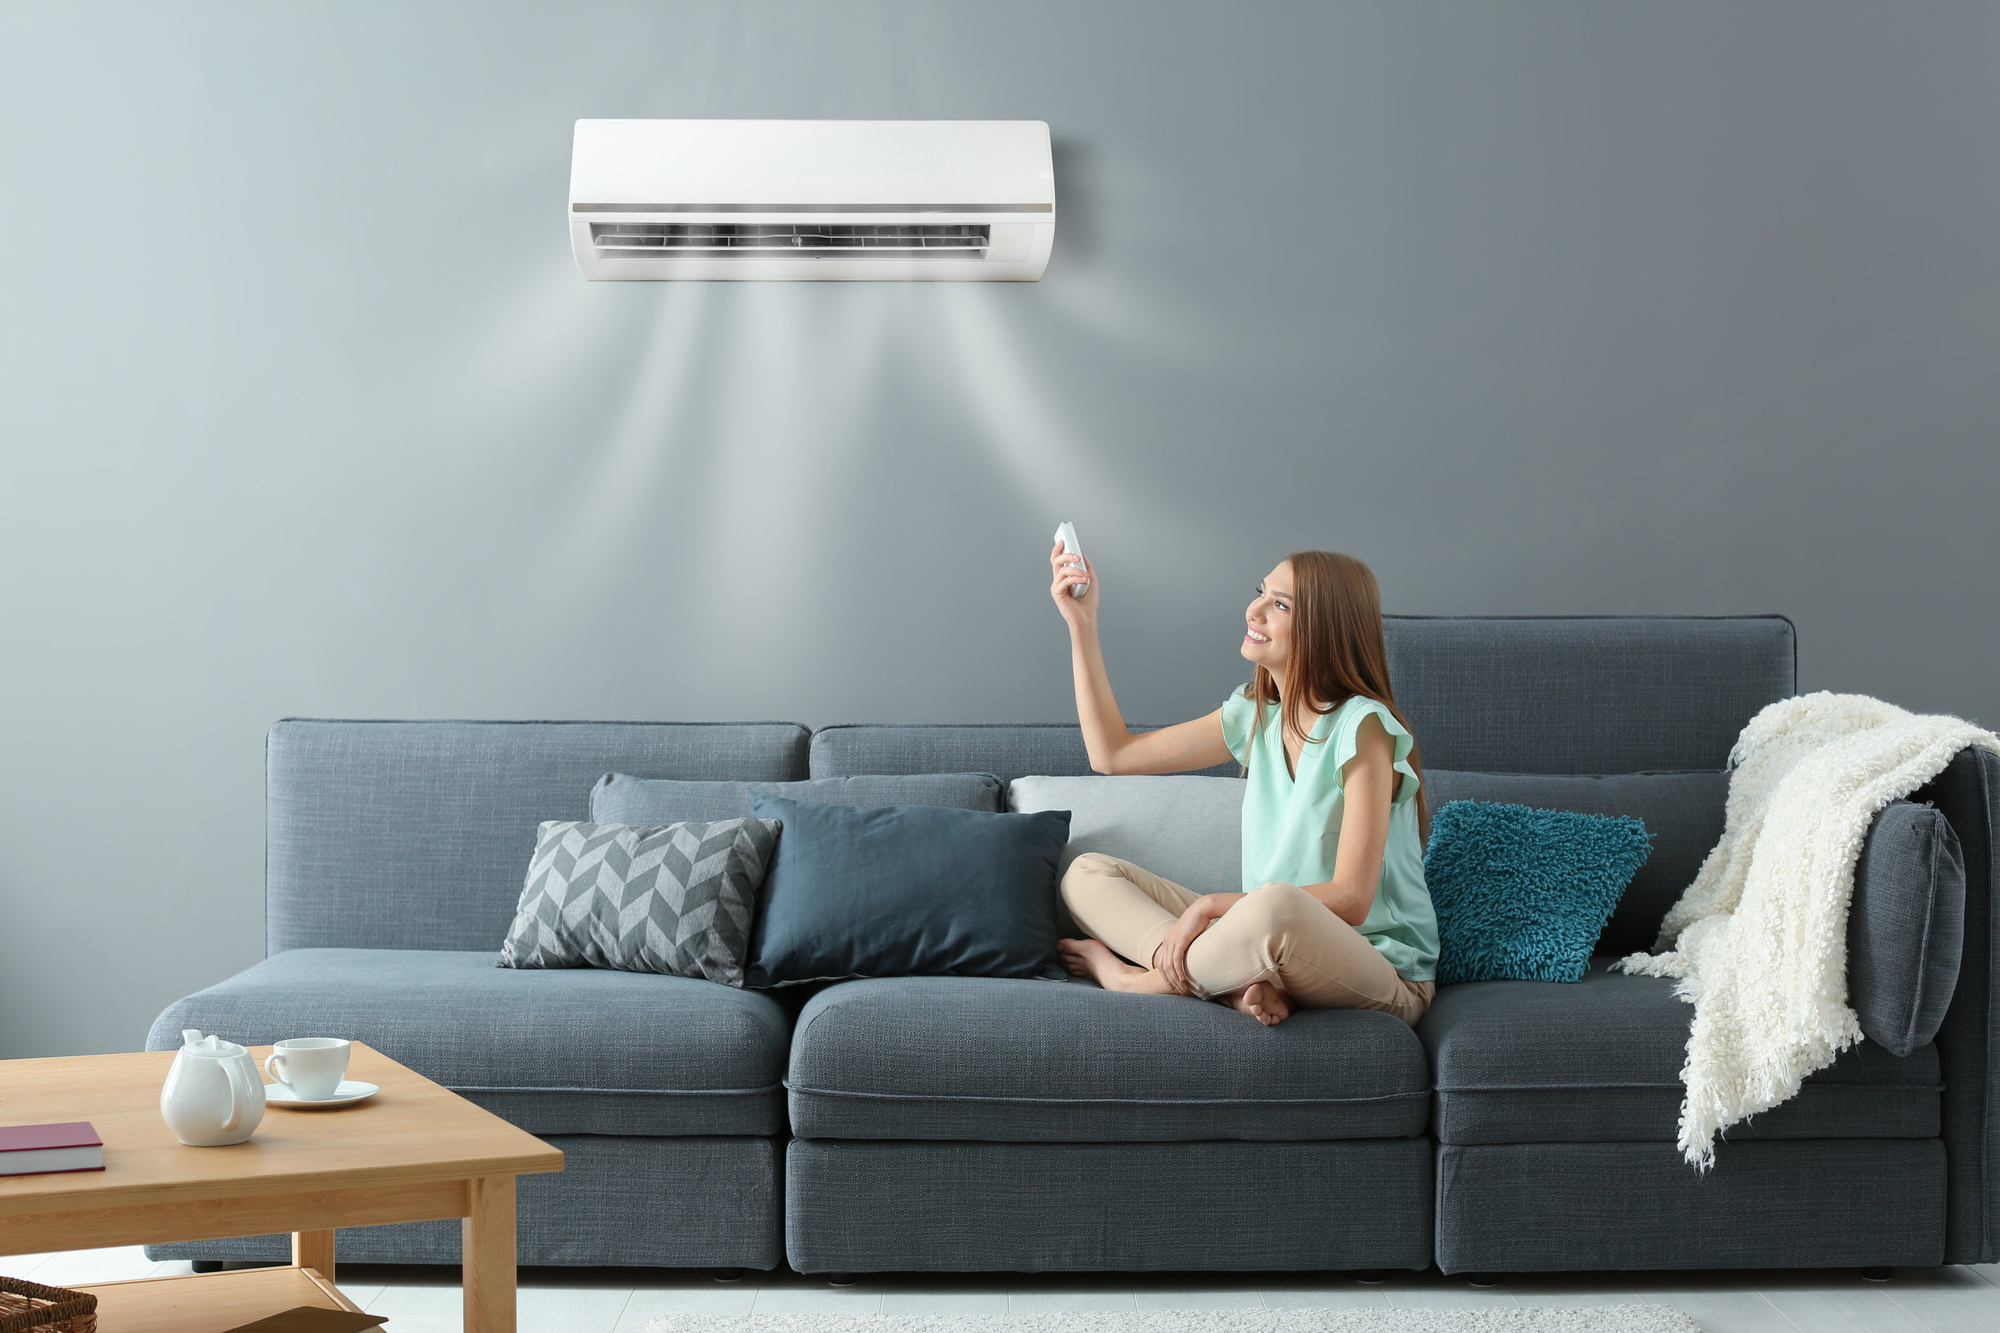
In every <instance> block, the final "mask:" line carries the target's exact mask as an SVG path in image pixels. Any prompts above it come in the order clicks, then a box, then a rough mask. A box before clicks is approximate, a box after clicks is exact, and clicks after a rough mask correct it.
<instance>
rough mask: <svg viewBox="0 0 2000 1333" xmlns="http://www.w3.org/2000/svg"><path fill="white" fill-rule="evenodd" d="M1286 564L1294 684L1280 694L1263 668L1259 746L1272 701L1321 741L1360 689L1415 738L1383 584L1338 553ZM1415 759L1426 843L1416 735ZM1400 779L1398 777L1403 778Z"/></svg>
mask: <svg viewBox="0 0 2000 1333" xmlns="http://www.w3.org/2000/svg"><path fill="white" fill-rule="evenodd" d="M1285 563H1286V564H1288V565H1290V566H1291V567H1292V649H1291V659H1290V660H1289V661H1288V662H1286V664H1285V679H1286V681H1288V682H1289V683H1290V688H1288V689H1287V690H1286V691H1285V694H1284V697H1283V698H1282V699H1280V698H1279V697H1278V682H1277V681H1276V680H1274V679H1272V677H1271V673H1270V672H1269V671H1266V670H1265V669H1264V668H1263V667H1261V666H1260V667H1258V668H1257V674H1256V675H1255V676H1254V677H1252V678H1251V681H1250V699H1251V701H1252V702H1253V703H1255V704H1256V705H1257V726H1256V730H1255V731H1253V732H1252V733H1251V737H1250V744H1252V745H1254V744H1256V741H1257V737H1259V736H1261V735H1262V734H1263V732H1264V705H1265V704H1267V703H1275V704H1277V705H1278V709H1279V716H1280V717H1282V718H1283V719H1284V726H1283V730H1284V731H1286V732H1289V733H1291V734H1292V735H1294V736H1297V737H1298V738H1299V740H1300V741H1301V742H1302V743H1305V744H1316V743H1317V742H1315V741H1314V739H1313V735H1312V728H1313V724H1314V723H1315V722H1317V721H1318V720H1319V719H1320V718H1321V717H1322V716H1324V715H1325V714H1327V713H1331V712H1332V711H1333V710H1334V709H1336V708H1338V707H1340V706H1341V705H1342V704H1344V703H1346V702H1347V701H1348V700H1349V699H1351V698H1352V697H1354V696H1355V695H1357V694H1359V695H1362V696H1363V697H1365V698H1369V699H1375V700H1378V701H1380V702H1381V703H1383V704H1385V705H1387V706H1388V709H1389V711H1390V712H1391V713H1392V714H1394V715H1395V718H1396V720H1397V721H1398V722H1400V723H1402V724H1403V729H1404V730H1405V731H1409V732H1410V734H1411V736H1412V737H1414V736H1415V735H1416V732H1415V731H1414V730H1413V729H1412V728H1411V727H1410V720H1409V719H1408V718H1406V717H1404V716H1403V711H1402V709H1400V708H1398V707H1396V694H1395V691H1394V690H1392V689H1391V688H1390V687H1389V648H1388V645H1387V644H1386V643H1385V642H1384V641H1383V637H1382V589H1381V587H1380V586H1379V585H1378V584H1377V583H1376V582H1375V572H1374V571H1373V570H1371V569H1369V568H1368V566H1366V565H1364V564H1362V563H1361V562H1360V561H1359V560H1356V559H1355V558H1354V557H1353V556H1351V555H1341V554H1340V553H1339V552H1337V551H1294V552H1292V553H1291V554H1290V555H1288V556H1286V557H1285ZM1308 714H1311V716H1310V718H1309V717H1308V716H1307V715H1308ZM1391 740H1392V741H1393V740H1394V738H1393V737H1391ZM1409 764H1410V768H1411V770H1412V771H1413V772H1415V773H1416V774H1417V780H1418V784H1419V785H1418V787H1417V796H1416V800H1417V828H1418V837H1419V839H1420V840H1427V839H1429V837H1430V827H1431V812H1430V802H1429V801H1427V800H1426V799H1425V793H1424V789H1423V786H1422V781H1423V772H1424V766H1423V763H1422V761H1420V760H1419V759H1418V758H1417V748H1416V742H1415V741H1414V740H1412V741H1411V743H1410V755H1409ZM1401 781H1402V779H1401V777H1398V778H1397V782H1398V783H1401Z"/></svg>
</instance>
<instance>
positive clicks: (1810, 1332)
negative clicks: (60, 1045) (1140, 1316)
mask: <svg viewBox="0 0 2000 1333" xmlns="http://www.w3.org/2000/svg"><path fill="white" fill-rule="evenodd" d="M187 1271H188V1266H187V1265H186V1264H184V1263H163V1264H155V1263H152V1262H150V1261H149V1260H148V1259H147V1258H146V1256H145V1254H144V1252H142V1251H141V1250H139V1249H138V1248H137V1247H128V1248H118V1249H108V1250H70V1251H67V1252H62V1253H55V1254H24V1255H11V1256H0V1273H4V1274H6V1275H7V1276H9V1277H23V1278H32V1279H34V1280H35V1281H37V1282H41V1283H44V1284H46V1285H50V1286H70V1285H80V1284H85V1283H91V1282H112V1281H117V1280H119V1279H122V1278H136V1277H150V1276H155V1275H165V1274H169V1273H185V1272H187ZM340 1285H341V1287H342V1289H343V1290H345V1291H346V1292H347V1294H348V1295H349V1296H350V1297H351V1298H353V1300H354V1301H355V1302H356V1303H357V1304H358V1305H360V1306H361V1308H362V1309H364V1310H367V1311H369V1312H371V1313H374V1314H383V1315H388V1316H390V1317H391V1318H390V1321H389V1323H388V1326H387V1327H388V1329H389V1333H459V1329H460V1304H459V1289H458V1274H457V1271H456V1270H454V1269H450V1268H419V1267H388V1266H382V1265H370V1264H349V1265H345V1266H343V1267H342V1268H341V1270H340ZM1628 1302H1644V1303H1647V1304H1659V1305H1673V1306H1678V1307H1679V1308H1680V1309H1682V1310H1685V1311H1687V1312H1688V1314H1689V1315H1691V1316H1693V1318H1694V1320H1695V1322H1696V1323H1698V1324H1700V1325H1701V1326H1702V1328H1703V1329H1705V1330H1707V1333H1850V1330H1851V1331H1852V1333H1961V1331H1964V1333H1975V1331H1976V1333H2000V1265H1981V1266H1977V1267H1955V1268H1910V1269H1902V1268H1899V1269H1897V1270H1896V1274H1895V1278H1894V1279H1893V1280H1892V1281H1890V1282H1888V1283H1883V1284H1876V1283H1868V1282H1863V1281H1862V1280H1861V1279H1860V1277H1859V1276H1858V1275H1856V1274H1854V1273H1852V1272H1846V1271H1837V1270H1836V1271H1828V1272H1729V1271H1724V1272H1706V1273H1609V1274H1576V1273H1550V1274H1538V1275H1527V1276H1519V1275H1517V1276H1516V1277H1514V1278H1513V1279H1511V1280H1510V1281H1509V1282H1508V1283H1507V1284H1506V1285H1505V1286H1502V1287H1500V1288H1497V1289H1495V1290H1491V1291H1479V1290H1475V1289H1473V1288H1471V1287H1469V1286H1467V1285H1466V1283H1465V1282H1464V1280H1463V1279H1460V1278H1450V1277H1445V1276H1443V1275H1442V1274H1439V1273H1436V1272H1431V1273H1392V1274H1391V1275H1390V1276H1389V1280H1388V1281H1387V1282H1384V1283H1382V1284H1381V1285H1379V1286H1364V1285H1362V1284H1361V1283H1358V1282H1355V1281H1353V1280H1352V1279H1350V1278H1347V1277H1344V1276H1340V1275H1336V1274H1273V1273H1263V1274H1249V1275H1244V1276H1242V1277H1236V1276H1232V1275H1229V1274H1217V1273H1199V1274H1134V1273H1120V1274H1109V1275H1105V1276H1101V1277H1100V1276H1093V1277H1073V1276H1056V1275H1038V1274H1027V1273H969V1274H963V1275H957V1274H954V1275H949V1276H941V1275H939V1274H935V1273H910V1274H898V1275H891V1276H887V1277H884V1276H881V1275H870V1276H869V1277H867V1278H866V1279H864V1280H863V1281H862V1282H861V1283H860V1284H859V1285H857V1286H853V1287H846V1288H834V1287H829V1286H828V1285H827V1284H826V1282H825V1280H824V1279H823V1278H817V1277H805V1276H801V1275H800V1274H797V1273H792V1272H788V1271H783V1270H781V1271H779V1272H776V1273H755V1272H752V1273H749V1274H747V1275H746V1276H745V1277H744V1278H743V1280H742V1281H740V1282H734V1283H727V1284H725V1283H720V1282H716V1281H714V1280H713V1279H712V1278H711V1277H710V1276H709V1275H708V1274H707V1273H706V1272H699V1271H690V1270H680V1269H631V1268H598V1269H565V1268H524V1269H522V1270H521V1293H520V1333H638V1331H639V1330H641V1329H643V1328H644V1327H645V1325H646V1321H647V1320H648V1319H650V1318H652V1317H653V1316H654V1315H660V1314H695V1313H715V1314H749V1313H761V1314H784V1313H808V1312H818V1311H823V1312H827V1313H836V1314H838V1313H847V1314H873V1313H877V1312H879V1313H883V1314H896V1313H903V1312H917V1311H923V1312H929V1313H936V1314H988V1315H991V1314H1006V1313H1009V1312H1017V1313H1018V1312H1027V1311H1036V1310H1167V1309H1191V1308H1211V1309H1212V1308H1224V1309H1238V1308H1251V1309H1267V1308H1277V1307H1284V1306H1356V1305H1407V1306H1481V1305H1500V1306H1517V1305H1611V1304H1622V1303H1628Z"/></svg>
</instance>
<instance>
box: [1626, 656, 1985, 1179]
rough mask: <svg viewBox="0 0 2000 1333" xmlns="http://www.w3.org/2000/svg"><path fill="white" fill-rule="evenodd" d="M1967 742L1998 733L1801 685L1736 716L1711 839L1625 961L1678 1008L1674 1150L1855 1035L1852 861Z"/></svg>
mask: <svg viewBox="0 0 2000 1333" xmlns="http://www.w3.org/2000/svg"><path fill="white" fill-rule="evenodd" d="M1969 745H1978V746H1984V747H1985V748H1986V749H1989V750H1993V751H1996V752H2000V740H1996V739H1995V737H1994V735H1993V733H1992V732H1989V731H1982V730H1980V729H1979V728H1977V727H1975V726H1973V725H1972V724H1971V723H1969V722H1964V721H1961V720H1960V719H1958V718H1955V717H1939V716H1933V717H1919V716H1917V715H1916V714H1914V713H1908V712H1905V711H1904V710H1902V709H1900V708H1897V707H1896V706H1895V705H1893V704H1885V703H1883V702H1882V701H1881V700H1879V699H1870V698H1868V697H1867V696H1865V695H1859V694H1827V693H1824V692H1822V693H1819V694H1807V695H1802V696H1800V697H1799V698H1796V699H1786V700H1783V701H1782V702H1779V703H1774V704H1772V705H1771V706H1770V707H1768V708H1766V709H1764V711H1763V712H1761V713H1759V714H1757V716H1756V717H1754V718H1752V719H1751V720H1750V725H1749V726H1747V727H1745V728H1743V734H1742V735H1741V736H1739V737H1737V739H1736V748H1735V749H1734V750H1732V751H1731V752H1730V755H1729V763H1730V767H1731V768H1733V769H1734V770H1735V771H1734V773H1733V774H1732V775H1731V776H1730V780H1729V806H1728V813H1727V815H1726V816H1725V818H1724V822H1723V829H1722V841H1721V842H1718V843H1717V844H1716V845H1715V849H1714V850H1713V851H1711V852H1710V853H1709V854H1708V859H1707V860H1706V861H1704V862H1702V866H1701V871H1700V873H1698V874H1697V875H1696V876H1695V879H1694V883H1693V884H1691V885H1689V886H1688V889H1687V892H1686V893H1684V894H1682V895H1681V899H1680V901H1679V902H1677V903H1675V904H1674V906H1673V909H1672V910H1671V911H1669V912H1668V913H1667V915H1666V919H1665V920H1664V921H1663V922H1662V923H1661V925H1660V938H1659V942H1658V943H1657V944H1655V945H1654V946H1653V947H1654V948H1655V949H1658V950H1662V952H1659V953H1654V954H1643V953H1635V954H1633V955H1631V956H1630V957H1628V958H1626V959H1624V960H1623V961H1621V962H1620V963H1619V964H1618V966H1620V967H1622V968H1623V969H1624V970H1625V971H1627V972H1634V973H1643V974H1645V975H1648V976H1656V977H1675V978H1678V980H1679V985H1677V986H1676V987H1675V988H1674V989H1675V993H1676V994H1678V995H1679V996H1680V997H1681V998H1682V999H1684V1000H1687V1001H1690V1002H1691V1003H1693V1005H1694V1025H1693V1030H1692V1031H1691V1032H1690V1033H1689V1035H1688V1046H1687V1064H1686V1066H1685V1067H1684V1068H1683V1069H1682V1070H1681V1081H1682V1082H1683V1083H1684V1084H1686V1086H1687V1094H1686V1096H1685V1098H1684V1099H1683V1100H1682V1102H1681V1123H1680V1147H1681V1151H1682V1153H1684V1154H1685V1155H1686V1157H1687V1159H1688V1161H1689V1162H1691V1163H1693V1164H1694V1165H1696V1166H1698V1167H1700V1168H1702V1169H1704V1170H1706V1169H1707V1168H1708V1167H1709V1166H1711V1165H1712V1164H1713V1163H1714V1160H1715V1136H1716V1135H1717V1134H1718V1133H1720V1132H1721V1131H1722V1130H1725V1129H1727V1128H1729V1127H1730V1126H1731V1125H1734V1124H1737V1123H1738V1122H1740V1121H1742V1120H1745V1119H1748V1118H1749V1117H1750V1116H1753V1115H1756V1114H1757V1113H1758V1112H1759V1111H1766V1110H1769V1109H1770V1108H1771V1107H1773V1106H1776V1105H1777V1104H1778V1103H1780V1102H1782V1101H1785V1100H1786V1099H1788V1098H1790V1097H1791V1096H1793V1095H1794V1094H1795V1093H1797V1092H1798V1090H1799V1085H1800V1084H1801V1083H1803V1082H1804V1081H1805V1078H1806V1076H1807V1075H1808V1074H1811V1073H1812V1072H1813V1071H1815V1070H1818V1069H1824V1068H1825V1067H1826V1066H1827V1065H1830V1064H1832V1063H1833V1060H1834V1057H1835V1056H1837V1055H1839V1054H1840V1052H1842V1051H1844V1050H1846V1049H1847V1048H1848V1047H1849V1046H1852V1045H1853V1044H1854V1043H1855V1042H1856V1041H1858V1040H1859V1039H1860V1037H1861V1026H1860V1022H1859V1020H1857V1019H1856V1017H1855V1015H1854V1010H1853V1009H1852V1008H1850V1007H1849V1006H1848V1003H1847V906H1848V902H1849V900H1850V898H1851V897H1852V896H1853V892H1854V864H1855V861H1856V860H1857V859H1858V858H1859V857H1860V855H1861V845H1862V843H1863V841H1864V840H1865V839H1866V838H1867V835H1868V826H1869V825H1870V824H1871V823H1872V822H1873V821H1874V819H1875V816H1876V814H1877V813H1878V812H1880V811H1881V809H1882V807H1883V806H1885V805H1887V804H1888V803H1889V802H1891V801H1894V800H1898V799H1900V798H1901V797H1904V796H1908V795H1909V794H1910V793H1911V792H1913V791H1915V790H1916V789H1917V788H1918V787H1921V786H1922V785H1923V784H1924V783H1926V782H1928V781H1930V780H1931V779H1932V778H1934V777H1936V776H1937V775H1938V774H1939V773H1940V772H1941V771H1943V769H1944V767H1945V765H1946V764H1948V763H1950V762H1951V758H1952V756H1953V755H1955V754H1957V753H1958V752H1959V751H1960V750H1963V749H1964V748H1966V747H1967V746H1969Z"/></svg>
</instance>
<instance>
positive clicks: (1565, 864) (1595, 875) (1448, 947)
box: [758, 801, 1652, 985]
mask: <svg viewBox="0 0 2000 1333" xmlns="http://www.w3.org/2000/svg"><path fill="white" fill-rule="evenodd" d="M758 813H759V814H760V815H762V814H763V812H762V811H759V812H758ZM764 817H765V818H775V816H764ZM779 843H780V846H782V845H783V835H780V838H779ZM1651 850H1652V846H1651V835H1649V834H1648V833H1647V832H1646V826H1645V824H1643V823H1641V822H1640V821H1639V820H1636V819H1628V818H1626V817H1624V816H1622V815H1579V814H1572V813H1570V812H1569V811H1567V810H1536V809H1532V808H1530V807H1528V806H1525V805H1499V804H1495V803H1492V802H1488V801H1447V802H1445V803H1444V804H1443V805H1442V806H1440V807H1438V810H1437V813H1436V814H1435V815H1433V816H1432V818H1431V841H1430V850H1429V851H1428V852H1427V853H1426V854H1425V856H1424V882H1425V884H1427V885H1428V886H1429V888H1430V891H1431V905H1432V907H1433V908H1435V909H1436V911H1437V923H1438V968H1437V979H1438V984H1440V985H1451V984H1453V983H1455V982H1460V981H1497V980H1500V979H1502V978H1511V979H1513V980H1516V981H1581V980H1583V974H1584V971H1585V970H1586V969H1587V968H1588V967H1589V966H1590V951H1591V948H1592V946H1594V945H1595V944H1596V943H1597V937H1598V935H1599V934H1600V933H1601V932H1602V931H1603V929H1604V923H1605V922H1606V921H1608V920H1610V919H1611V912H1612V909H1614V908H1616V907H1617V906H1618V899H1619V897H1620V895H1622V894H1623V893H1624V892H1625V886H1626V885H1627V884H1630V883H1631V882H1632V876H1633V875H1634V874H1635V873H1637V871H1638V869H1639V867H1640V866H1641V865H1643V864H1645V861H1646V855H1647V853H1648V852H1649V851H1651Z"/></svg>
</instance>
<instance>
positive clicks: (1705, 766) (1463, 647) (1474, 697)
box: [812, 616, 1798, 781]
mask: <svg viewBox="0 0 2000 1333" xmlns="http://www.w3.org/2000/svg"><path fill="white" fill-rule="evenodd" d="M1384 631H1385V633H1386V634H1387V636H1388V647H1389V677H1390V681H1391V682H1392V683H1393V685H1394V686H1395V690H1396V703H1397V706H1398V707H1399V708H1401V709H1402V711H1403V714H1404V715H1405V716H1406V717H1408V718H1409V720H1410V729H1411V731H1412V732H1414V733H1415V735H1416V738H1417V749H1418V753H1419V754H1420V755H1421V756H1422V758H1423V762H1424V764H1425V765H1426V766H1435V767H1437V768H1450V769H1460V770H1466V771H1471V772H1485V773H1641V772H1685V771H1694V770H1709V771H1715V770H1719V769H1721V768H1722V766H1723V765H1724V764H1726V763H1728V761H1729V749H1730V747H1731V746H1732V745H1734V744H1735V743H1736V736H1737V733H1738V732H1740V731H1742V730H1743V724H1744V723H1746V722H1748V721H1749V720H1750V719H1751V718H1752V717H1754V716H1755V715H1756V714H1757V711H1758V710H1759V709H1761V708H1763V707H1764V705H1766V704H1769V703H1775V702H1777V701H1778V700H1779V699H1787V698H1790V697H1791V696H1792V694H1793V693H1795V692H1796V681H1797V674H1798V673H1797V651H1796V647H1795V641H1794V637H1793V633H1792V622H1791V621H1789V620H1786V619H1785V618H1784V617H1783V616H1387V617H1385V618H1384ZM1245 674H1246V675H1247V674H1248V673H1247V672H1246V673H1245ZM1235 683H1236V682H1235V681H1233V680H1228V679H1219V680H1217V681H1216V682H1215V689H1214V697H1213V699H1212V700H1210V701H1202V702H1198V703H1197V704H1196V706H1194V707H1193V708H1191V709H1190V710H1189V715H1190V716H1195V715H1198V714H1200V713H1206V712H1208V711H1209V710H1210V709H1212V708H1218V707H1220V706H1221V705H1222V700H1223V699H1224V697H1225V696H1227V695H1228V693H1229V691H1230V690H1231V689H1232V688H1234V685H1235ZM1132 729H1133V730H1134V731H1150V730H1152V729H1153V726H1152V725H1140V724H1136V723H1135V724H1133V725H1132ZM1090 771H1091V768H1090V759H1089V756H1088V755H1087V754H1086V753H1085V752H1084V746H1083V737H1082V735H1081V733H1080V732H1079V731H1078V730H1077V727H1076V724H1074V723H1069V722H1063V723H1046V724H1040V725H1011V724H1010V725H970V724H947V725H936V726H921V725H917V726H910V725H885V726H867V725H855V726H830V727H822V728H821V729H820V730H818V731H816V732H814V733H813V739H812V776H814V777H816V778H819V777H840V776H844V775H847V774H853V773H996V774H998V775H999V776H1000V777H1001V778H1002V779H1003V780H1006V781H1012V780H1013V779H1015V778H1018V777H1026V776H1028V775H1031V774H1041V775H1048V776H1056V777H1062V776H1081V775H1083V774H1086V773H1089V772H1090ZM1203 772H1205V773H1207V774H1211V775H1214V776H1220V777H1228V776H1233V775H1235V774H1236V773H1237V772H1238V769H1237V767H1236V765H1235V764H1221V765H1218V766H1216V767H1215V768H1211V769H1205V770H1203Z"/></svg>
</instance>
